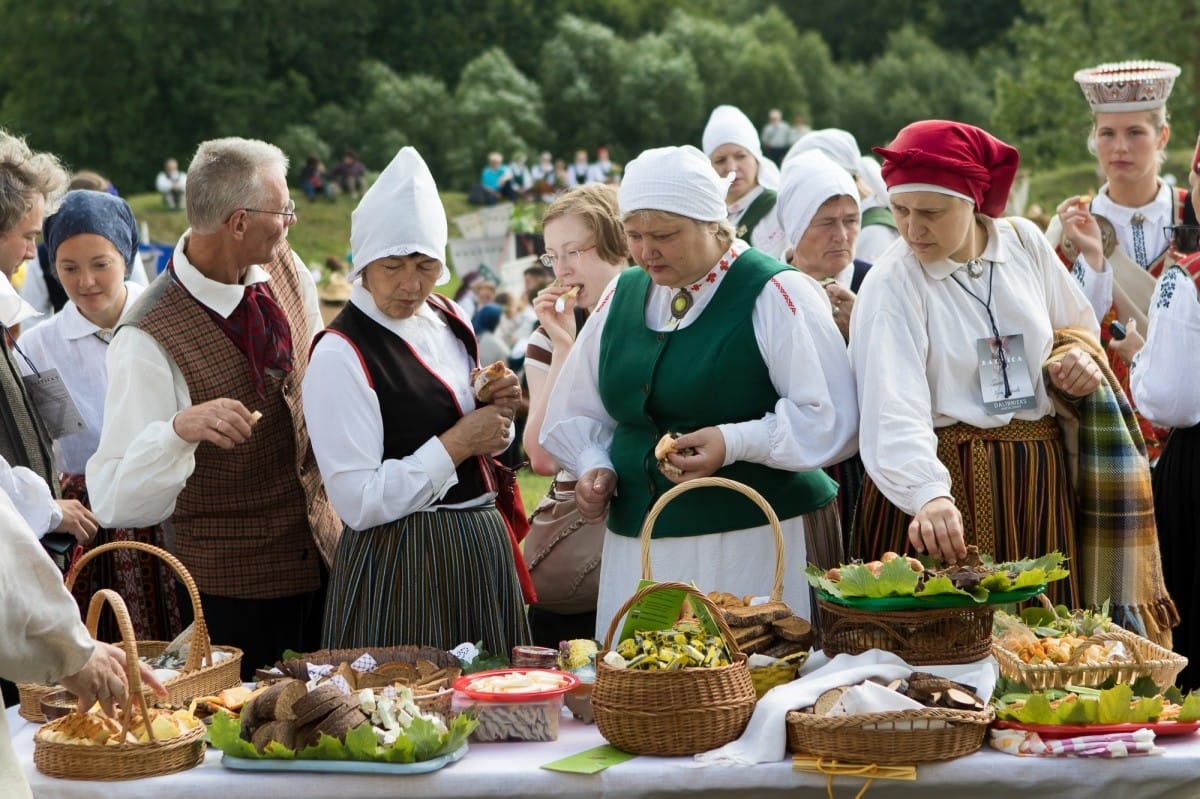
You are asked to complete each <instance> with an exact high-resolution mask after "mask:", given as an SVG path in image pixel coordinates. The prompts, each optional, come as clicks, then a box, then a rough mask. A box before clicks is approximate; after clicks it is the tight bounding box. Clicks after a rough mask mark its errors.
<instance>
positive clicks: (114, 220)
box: [42, 189, 138, 278]
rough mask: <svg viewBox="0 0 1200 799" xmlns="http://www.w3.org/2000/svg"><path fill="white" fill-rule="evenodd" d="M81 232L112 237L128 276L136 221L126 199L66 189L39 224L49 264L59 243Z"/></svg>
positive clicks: (135, 253) (135, 242)
mask: <svg viewBox="0 0 1200 799" xmlns="http://www.w3.org/2000/svg"><path fill="white" fill-rule="evenodd" d="M80 233H95V234H97V235H99V236H103V237H104V238H106V239H108V240H109V241H111V242H112V243H113V246H114V247H116V248H117V252H119V253H120V254H121V255H122V256H123V257H124V258H125V277H127V278H128V277H129V275H130V274H131V272H132V270H133V265H134V263H136V262H135V261H134V259H135V258H137V257H138V231H137V222H136V221H134V218H133V210H132V209H131V208H130V207H129V203H127V202H125V201H124V200H122V199H121V198H120V197H116V196H113V195H111V194H107V193H106V192H102V191H88V190H86V189H76V190H75V191H69V192H67V196H66V197H64V198H63V201H62V205H60V206H59V208H58V210H57V211H55V212H54V213H53V214H51V215H50V216H48V217H46V221H45V223H44V224H43V225H42V236H43V238H45V240H46V251H47V254H48V255H49V256H50V264H51V266H53V265H54V261H55V258H56V256H57V252H58V245H60V244H62V243H63V242H64V241H66V240H67V239H69V238H71V237H72V236H78V235H79V234H80ZM55 274H57V272H55Z"/></svg>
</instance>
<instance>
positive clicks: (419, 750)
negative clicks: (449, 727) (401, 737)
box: [404, 718, 442, 763]
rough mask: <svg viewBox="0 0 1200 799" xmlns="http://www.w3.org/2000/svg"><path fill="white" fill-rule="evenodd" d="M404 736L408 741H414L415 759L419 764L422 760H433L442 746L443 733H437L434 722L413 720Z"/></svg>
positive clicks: (419, 719)
mask: <svg viewBox="0 0 1200 799" xmlns="http://www.w3.org/2000/svg"><path fill="white" fill-rule="evenodd" d="M404 734H405V736H406V737H407V738H408V740H410V741H412V745H413V758H414V759H415V760H416V761H417V762H418V763H419V762H421V761H422V760H431V759H433V757H434V756H435V755H436V754H437V751H438V749H440V748H441V746H442V736H441V733H439V732H438V731H437V728H436V727H434V726H433V723H432V722H429V721H426V720H425V719H423V718H415V719H413V722H412V724H410V725H408V729H406V730H405V731H404Z"/></svg>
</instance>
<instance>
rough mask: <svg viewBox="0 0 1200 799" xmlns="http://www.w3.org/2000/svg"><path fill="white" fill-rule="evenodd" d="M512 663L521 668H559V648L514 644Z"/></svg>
mask: <svg viewBox="0 0 1200 799" xmlns="http://www.w3.org/2000/svg"><path fill="white" fill-rule="evenodd" d="M512 664H513V667H514V668H521V669H557V668H558V650H557V649H550V648H549V647H545V646H514V647H513V648H512Z"/></svg>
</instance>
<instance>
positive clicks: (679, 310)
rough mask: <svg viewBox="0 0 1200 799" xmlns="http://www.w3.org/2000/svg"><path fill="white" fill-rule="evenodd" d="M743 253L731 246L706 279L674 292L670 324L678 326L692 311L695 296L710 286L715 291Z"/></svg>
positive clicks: (735, 246)
mask: <svg viewBox="0 0 1200 799" xmlns="http://www.w3.org/2000/svg"><path fill="white" fill-rule="evenodd" d="M740 254H741V253H740V252H739V250H738V247H737V245H736V244H734V245H732V246H730V248H729V249H728V250H726V251H725V254H724V255H722V256H721V258H720V260H718V261H717V264H716V266H714V267H713V268H712V269H710V270H709V271H708V274H706V275H705V276H704V277H702V278H700V279H699V280H697V281H696V282H695V283H691V284H689V285H687V286H684V287H683V288H680V289H674V290H672V295H671V303H670V306H669V308H670V310H671V319H670V320H669V322H668V324H678V323H679V322H680V321H681V320H682V319H683V318H684V317H685V316H687V314H688V312H689V311H691V309H692V305H693V303H694V301H695V296H696V295H698V294H700V292H702V291H704V290H706V289H707V288H708V287H709V286H712V287H713V288H714V289H715V288H716V286H717V284H719V283H720V282H721V278H722V277H724V276H725V273H726V272H728V271H729V267H730V265H731V264H732V263H733V262H734V261H736V260H737V258H738V256H739V255H740Z"/></svg>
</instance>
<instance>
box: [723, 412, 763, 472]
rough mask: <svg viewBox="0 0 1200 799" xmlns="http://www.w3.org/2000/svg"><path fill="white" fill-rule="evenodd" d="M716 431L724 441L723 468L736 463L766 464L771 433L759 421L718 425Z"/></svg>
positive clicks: (752, 420)
mask: <svg viewBox="0 0 1200 799" xmlns="http://www.w3.org/2000/svg"><path fill="white" fill-rule="evenodd" d="M717 430H719V431H720V433H721V435H722V436H723V437H724V439H725V463H724V464H723V465H724V466H728V465H729V464H731V463H737V462H738V461H748V462H750V463H766V462H767V460H768V458H769V456H770V454H771V431H770V430H768V429H767V425H766V424H764V423H763V421H762V420H761V419H751V420H750V421H748V422H734V423H731V424H719V425H717Z"/></svg>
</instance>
